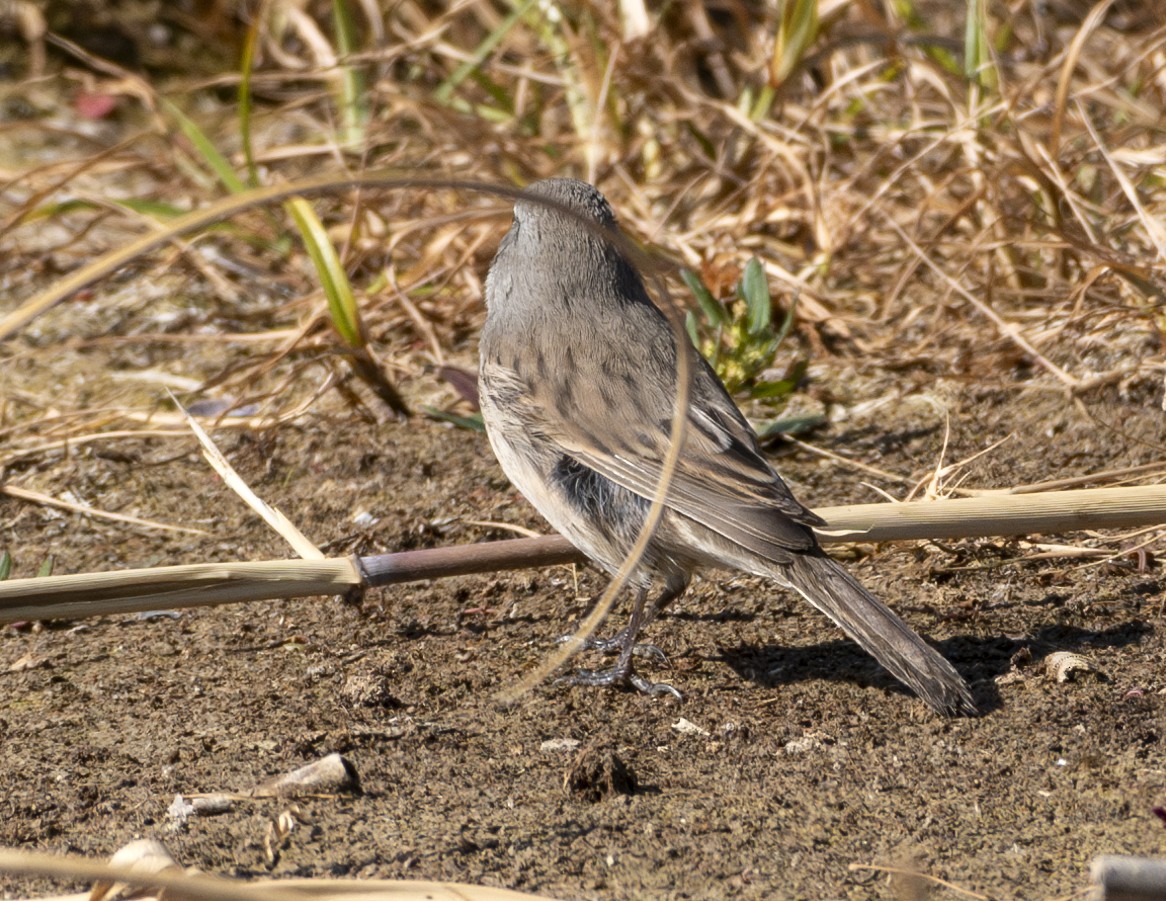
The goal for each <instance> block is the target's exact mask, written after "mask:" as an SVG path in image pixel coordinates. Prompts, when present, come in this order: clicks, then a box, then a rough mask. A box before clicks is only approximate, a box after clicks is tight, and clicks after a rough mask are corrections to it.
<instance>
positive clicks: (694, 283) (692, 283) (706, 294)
mask: <svg viewBox="0 0 1166 901" xmlns="http://www.w3.org/2000/svg"><path fill="white" fill-rule="evenodd" d="M680 277H681V278H682V279H683V280H684V284H686V285H688V290H689V291H691V292H692V296H693V297H695V298H696V302H697V303H698V304H700V309H701V312H702V313H704V315H705V318H706V319H708V321H709V324H711V325H715V326H722V325H727V324H728V323H729V321H730V319H731V317H730V316H729V311H728V310H726V309H725V307H724V304H722V303H721V302H720V301H719V300H717V299H716V298H715V297H713V295H712V292H711V291H709V289H708V288H706V287H705V286H704V282H702V281H701V280H700V277H699V276H698V275H697V274H696V273H695V272H692V271H691V270H689V269H681V270H680Z"/></svg>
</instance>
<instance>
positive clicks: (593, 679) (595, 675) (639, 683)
mask: <svg viewBox="0 0 1166 901" xmlns="http://www.w3.org/2000/svg"><path fill="white" fill-rule="evenodd" d="M557 681H558V682H561V683H563V684H565V685H599V686H616V687H620V688H630V689H634V690H635V691H638V692H639V693H640V694H645V695H648V696H650V697H661V696H663V695H670V696H671V697H673V698H675V699H676V700H678V701H683V700H684V696H683V695H681V694H680V692H678V691H677V690H676V689H675V688H673V687H672V686H671V685H669V684H668V683H667V682H649V681H648V680H647V679H645V678H644V677H643V676H641V675H640V674H639V673H637V672H636V671H635V670H633V669H632V667H631V665H630V662H629V665H627V666H620V665H619V664H616V665H615V666H613V667H612V668H611V669H605V670H590V669H581V670H577V671H576V672H574V673H572V674H571V675H569V676H563V677H562V678H561V679H558V680H557Z"/></svg>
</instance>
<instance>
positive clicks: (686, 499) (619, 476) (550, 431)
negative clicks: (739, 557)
mask: <svg viewBox="0 0 1166 901" xmlns="http://www.w3.org/2000/svg"><path fill="white" fill-rule="evenodd" d="M628 312H629V311H627V310H624V311H623V314H624V316H627V315H628ZM652 312H653V313H655V311H654V310H653V311H652ZM658 315H659V314H658V313H656V314H655V316H658ZM655 316H650V318H649V320H648V321H645V322H644V323H640V324H639V325H640V326H642V329H643V331H641V332H640V338H641V339H642V338H643V337H644V336H645V335H649V336H650V335H652V334H653V333H654V334H655V335H656V336H657V337H659V335H660V328H661V323H660V321H659V320H657V319H656V318H655ZM622 325H624V326H626V327H628V328H630V329H633V330H634V329H636V327H637V324H636V323H635V321H634V315H633V321H632V322H630V323H628V322H624V323H622ZM663 328H665V329H667V325H666V324H665V325H663ZM599 332H600V334H601V335H602V334H603V333H604V332H603V329H600V330H599ZM665 335H667V333H665ZM627 346H629V345H627V344H626V343H624V342H622V341H615V340H611V341H604V340H602V338H601V339H600V340H596V341H592V342H587V344H586V347H579V348H576V349H575V350H574V351H573V352H572V353H570V354H568V355H567V357H566V360H564V359H562V358H560V359H559V362H560V364H564V365H560V366H559V367H556V368H555V371H554V372H552V373H550V377H549V378H547V379H540V380H539V382H538V384H537V387H536V386H535V385H534V384H532V385H531V389H530V390H528V391H527V392H525V395H524V397H523V400H522V401H521V402H522V403H524V404H526V405H527V406H528V410H527V416H526V417H525V418H526V420H527V421H528V422H531V423H532V425H535V427H536V428H538V429H539V430H540V431H541V432H542V433H543V434H545V435H546V436H547V437H548V438H550V439H551V440H553V441H554V442H555V443H557V444H558V445H559V446H560V447H561V448H562V449H563V451H564V453H566V454H568V455H570V456H572V457H574V458H575V459H577V460H578V461H579V462H581V463H583V464H584V465H586V466H588V467H590V468H591V469H594V470H595V471H596V472H598V473H600V474H601V475H603V476H604V477H605V478H608V479H610V480H611V481H613V482H615V483H616V484H617V485H620V486H622V487H623V488H626V489H628V490H629V491H633V492H635V493H636V494H638V495H640V496H641V497H645V498H651V497H653V496H654V495H655V493H656V490H657V486H658V484H659V481H660V477H661V474H662V472H663V464H664V461H665V459H666V457H667V454H668V448H669V435H670V433H671V427H672V422H671V420H672V415H673V405H674V397H675V383H676V373H675V364H674V363H673V355H672V353H671V342H665V341H656V342H652V341H648V342H642V343H641V344H640V346H641V347H643V348H644V352H643V355H642V356H641V357H638V358H629V357H628V356H627V354H626V348H627ZM632 346H635V345H632ZM621 351H622V352H621ZM693 362H694V366H693V372H692V390H691V398H690V404H689V412H688V423H687V428H686V435H685V443H684V447H683V451H682V453H681V455H680V459H679V460H678V461H677V465H676V469H675V472H674V474H673V478H672V483H671V485H670V486H669V490H668V495H667V501H666V502H667V505H668V506H669V507H670V508H671V509H673V510H675V511H676V512H678V513H681V514H683V515H684V516H686V517H688V518H689V519H692V520H695V521H696V522H698V523H700V524H702V525H704V526H706V527H708V528H709V529H712V530H713V531H715V532H717V533H719V534H721V535H723V536H724V537H726V538H728V539H730V540H732V541H735V542H737V543H739V544H741V545H742V546H744V547H745V548H747V549H749V550H751V551H753V552H754V553H756V554H759V555H760V556H762V557H764V558H765V559H767V560H769V561H771V562H774V563H784V562H787V561H788V560H789V558H790V552H791V551H802V550H806V549H809V548H811V547H813V546H814V544H815V539H814V537H813V533H812V532H811V530H810V528H809V527H811V526H815V525H823V524H824V523H823V521H822V520H821V519H820V518H819V517H818V516H816V515H815V514H814V513H812V512H811V511H809V510H808V509H806V508H805V507H803V506H802V505H801V504H800V503H798V502H797V500H795V499H794V497H793V495H792V494H790V491H789V489H788V488H786V486H785V483H784V482H782V480H781V479H780V477H779V476H778V475H777V474H776V473H775V472H774V471H773V469H772V468H771V467H770V465H769V463H768V462H767V461H766V460H765V458H764V457H763V456H762V454H761V452H760V449H759V448H758V445H757V437H756V435H755V433H754V432H753V430H752V428H751V427H750V426H749V424H748V423H747V422H746V421H745V418H744V417H743V416H742V415H741V413H740V411H739V410H738V409H737V407H736V405H735V404H734V403H733V401H732V400H731V399H730V398H729V396H728V394H727V393H726V392H725V390H724V388H723V387H722V385H721V383H720V381H719V380H718V379H717V377H716V375H715V374H714V373H713V371H712V369H711V368H710V367H709V366H708V364H707V363H706V362H705V361H704V359H703V358H701V357H700V356H699V355H697V354H694V355H693ZM564 398H566V399H565V400H564Z"/></svg>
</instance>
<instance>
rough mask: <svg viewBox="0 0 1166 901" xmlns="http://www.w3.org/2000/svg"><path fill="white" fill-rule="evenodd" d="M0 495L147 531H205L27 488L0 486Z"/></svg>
mask: <svg viewBox="0 0 1166 901" xmlns="http://www.w3.org/2000/svg"><path fill="white" fill-rule="evenodd" d="M0 493H3V494H7V495H8V496H9V497H14V498H16V499H18V500H22V501H29V502H31V503H34V504H43V505H44V506H46V507H56V508H58V509H60V510H68V511H69V512H71V513H79V514H81V515H82V516H92V517H94V518H95V519H107V520H109V521H110V522H121V523H127V524H129V525H134V526H145V527H146V528H148V529H162V530H163V531H166V532H185V533H186V534H188V535H205V534H207V533H206V530H205V529H192V528H189V527H188V526H175V525H171V524H170V523H165V522H155V521H154V520H152V519H142V518H141V517H140V516H130V515H129V514H128V513H113V512H111V511H109V510H98V509H97V508H95V507H87V506H85V505H84V504H74V503H71V502H69V501H63V500H61V499H60V498H55V497H52V496H51V495H48V494H42V493H41V492H39V491H31V490H30V489H28V488H17V487H16V486H15V485H3V486H0Z"/></svg>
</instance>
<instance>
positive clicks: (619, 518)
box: [479, 178, 975, 713]
mask: <svg viewBox="0 0 1166 901" xmlns="http://www.w3.org/2000/svg"><path fill="white" fill-rule="evenodd" d="M524 194H525V195H527V196H528V197H531V198H536V197H537V198H546V199H547V200H549V201H550V202H551V203H552V204H557V205H559V206H560V207H562V208H564V209H567V210H571V211H573V212H574V213H576V214H577V216H578V217H583V218H584V219H586V220H587V221H589V222H591V223H594V225H595V228H588V227H587V226H585V225H583V224H582V223H581V222H580V221H579V218H576V216H572V215H568V214H567V213H565V212H563V211H562V210H561V209H556V208H555V207H553V206H547V205H545V204H540V203H537V202H533V201H530V200H527V199H525V198H521V199H519V201H518V202H517V203H516V204H515V207H514V223H513V225H512V226H511V228H510V231H509V232H507V234H506V236H505V237H504V238H503V239H502V242H501V244H500V245H499V247H498V252H497V254H496V255H495V257H494V261H493V263H492V264H491V267H490V273H489V276H488V277H487V279H486V306H487V316H486V324H485V327H484V328H483V330H482V336H481V367H480V371H479V394H480V398H481V405H482V415H483V418H484V419H485V423H486V431H487V434H488V435H489V438H490V443H491V445H492V446H493V448H494V452H495V454H496V455H497V457H498V460H499V462H500V463H501V465H502V469H503V470H504V471H505V472H506V475H507V476H508V477H509V478H510V480H511V482H513V483H514V485H515V486H516V487H517V488H518V489H519V490H520V491H521V492H522V493H523V494H524V495H525V496H526V497H527V499H528V500H530V502H531V503H532V504H533V505H534V506H535V508H536V509H537V510H538V511H539V512H540V513H541V514H542V515H543V516H544V517H546V519H547V520H548V521H549V522H550V523H551V525H553V526H554V527H555V528H556V529H557V530H558V531H559V532H560V533H562V534H563V535H564V536H566V537H567V538H568V539H570V540H571V542H572V543H574V544H575V545H576V546H577V547H578V548H579V549H580V550H582V551H583V552H584V553H585V554H586V555H587V556H588V557H590V558H591V559H592V560H594V561H595V562H597V563H598V564H600V565H601V566H603V567H604V568H605V569H606V570H608V571H609V572H613V573H614V572H615V571H616V570H618V569H619V567H620V565H621V564H622V563H623V561H624V559H625V558H626V556H627V554H628V551H629V549H630V548H631V546H632V544H633V543H634V542H635V540H636V537H637V535H638V534H639V530H640V526H641V524H642V523H643V521H644V517H645V515H646V513H647V510H648V507H649V505H650V501H649V499H650V498H651V497H652V496H653V494H654V493H655V491H656V488H657V484H658V482H659V479H660V474H661V469H662V466H663V464H664V460H665V456H666V454H667V453H668V446H669V434H670V431H671V420H672V416H673V403H674V398H675V385H676V378H677V368H676V346H675V343H674V340H673V332H672V329H671V326H670V325H669V323H668V321H667V319H666V318H665V317H664V315H663V314H662V313H661V312H660V310H659V309H658V308H657V307H656V306H655V305H654V304H653V303H652V301H651V300H650V298H649V296H648V293H647V291H646V290H645V288H644V283H643V280H642V279H641V277H640V275H639V273H638V272H637V271H636V269H635V267H634V266H633V265H632V264H631V263H630V262H629V261H628V260H627V259H626V258H625V256H624V255H623V254H622V253H621V252H620V250H619V249H618V247H617V246H616V245H615V244H613V243H611V242H609V241H607V240H605V239H604V237H603V235H602V232H603V231H604V230H608V231H611V232H613V233H615V232H616V231H617V226H616V223H615V217H614V215H613V214H612V211H611V208H610V207H609V206H608V204H607V201H606V200H605V199H604V198H603V196H602V195H601V194H600V193H599V192H598V191H597V190H596V189H595V188H593V187H592V186H591V185H588V184H585V183H583V182H579V181H574V180H572V179H565V178H554V179H548V180H546V181H541V182H538V183H536V184H534V185H532V186H531V187H530V188H528V189H527V190H526V192H524ZM692 358H693V373H692V386H691V397H690V405H689V410H688V422H687V431H686V439H685V443H684V446H683V449H682V451H681V453H680V456H679V461H678V464H677V467H676V471H675V474H674V477H673V480H672V482H671V485H670V487H669V491H668V495H667V501H666V511H665V514H664V516H663V519H662V520H661V522H660V525H659V528H658V529H657V531H656V533H655V535H654V536H653V539H652V541H651V542H650V544H649V546H648V550H647V552H646V553H645V555H644V558H643V560H642V561H641V563H640V566H639V567H638V569H637V571H636V573H635V575H634V577H633V588H634V589H635V590H636V591H637V603H636V607H635V612H634V613H633V620H632V624H631V626H630V627H629V628H628V629H626V630H624V632H623V633H621V636H620V638H619V641H620V650H621V652H622V653H621V656H620V662H619V663H618V664H617V666H616V668H615V670H614V671H613V672H612V673H610V674H605V676H604V677H597V678H591V679H590V680H589V681H594V682H602V683H606V682H612V681H616V682H618V681H624V682H629V683H631V684H632V685H635V686H636V687H639V688H641V689H642V690H651V689H652V688H655V687H656V686H652V685H651V684H650V683H647V682H645V681H644V680H643V679H640V678H639V677H638V676H635V675H634V674H633V673H632V670H631V647H632V645H633V644H634V642H635V638H636V633H638V631H639V628H640V627H641V626H642V625H643V624H644V623H645V622H647V621H650V620H651V619H652V617H653V616H654V615H655V612H656V611H657V610H658V609H659V607H661V606H663V605H664V604H666V603H667V602H668V601H670V600H672V599H673V598H674V597H676V596H677V595H678V594H680V593H681V592H682V591H683V590H684V589H685V588H686V587H687V585H688V581H689V578H690V575H691V572H692V571H693V569H695V568H696V567H700V566H715V567H722V568H728V569H738V570H743V571H745V572H749V573H753V574H755V575H762V576H767V577H769V578H772V579H774V580H775V581H777V582H778V583H780V584H781V585H783V586H786V587H790V588H793V589H795V590H796V591H798V592H799V593H800V594H802V595H803V596H804V597H805V598H806V599H807V600H808V601H809V602H810V603H811V604H813V605H814V606H815V607H817V608H818V609H819V610H821V611H822V612H824V613H825V614H826V615H827V616H829V617H830V618H831V619H833V620H834V621H835V622H836V623H838V625H839V626H841V627H842V629H843V631H845V632H846V634H847V635H849V636H850V637H851V638H853V639H854V640H855V641H857V642H858V643H859V644H860V645H862V647H863V648H865V649H866V650H867V651H868V652H869V653H871V654H872V655H873V656H874V657H875V658H876V659H877V660H878V661H879V662H880V663H881V664H882V665H883V666H885V667H886V668H887V669H888V670H889V671H890V672H891V673H892V674H893V675H894V676H896V677H897V678H898V679H899V680H901V681H902V682H903V683H905V684H906V685H908V686H909V687H910V688H912V689H913V690H914V691H915V692H916V693H917V694H918V695H919V696H920V697H921V698H923V699H924V700H925V701H926V702H927V703H928V704H930V705H931V706H932V707H934V708H935V709H936V710H939V711H942V712H944V713H957V712H959V713H970V712H973V711H974V710H975V707H974V705H973V703H972V700H971V695H970V694H969V692H968V689H967V686H966V684H965V683H964V681H963V679H962V678H960V676H959V674H958V673H956V671H955V669H954V668H953V667H952V666H951V664H949V663H948V662H947V661H946V660H945V659H944V658H943V657H942V656H941V655H940V654H938V653H937V652H936V651H935V650H933V649H932V648H931V647H929V646H928V645H927V644H925V643H924V642H923V640H922V639H920V638H919V636H918V635H916V634H915V633H914V632H913V631H911V629H910V628H909V627H908V626H907V625H906V623H904V622H903V621H902V620H901V619H900V618H899V617H898V616H896V615H895V614H894V613H893V612H891V610H889V609H888V608H887V607H886V606H885V605H883V604H882V603H881V602H880V601H879V600H877V599H876V598H875V597H874V596H873V595H871V594H870V593H869V592H868V591H866V589H864V588H863V587H862V586H861V585H860V584H859V583H858V582H857V581H856V580H855V579H854V577H853V576H851V575H850V573H848V572H847V571H846V569H845V568H843V567H842V566H841V565H840V564H838V563H836V562H835V561H834V560H832V559H831V558H830V557H828V556H827V555H826V554H825V553H824V552H823V551H822V550H821V548H820V547H819V546H818V541H817V539H816V537H815V536H814V533H813V527H814V526H821V525H823V524H824V523H823V522H822V520H821V519H819V518H818V517H817V516H816V515H815V514H814V513H812V512H811V511H810V510H808V509H806V508H805V507H803V506H802V505H801V504H800V503H798V501H797V500H795V499H794V497H793V495H792V494H791V493H790V491H789V489H788V488H787V487H786V485H785V483H784V482H783V481H782V480H781V477H780V476H778V475H777V473H776V472H774V470H773V469H772V467H771V466H770V465H769V463H768V462H767V461H766V459H765V458H764V456H763V455H762V454H761V451H760V449H759V448H758V444H757V437H756V435H755V434H754V432H753V430H752V428H751V427H750V426H749V424H748V422H747V421H746V420H745V418H744V416H742V415H741V413H740V411H739V410H738V409H737V407H736V405H735V404H734V403H733V401H732V399H731V398H730V397H729V395H728V393H727V392H726V391H725V389H724V387H723V385H722V384H721V382H720V380H719V379H718V378H717V376H716V374H715V373H714V372H713V370H712V369H711V368H710V367H709V366H708V364H707V363H705V361H704V360H703V359H702V358H701V357H700V356H699V355H698V354H692ZM652 584H657V585H658V586H659V587H660V589H661V594H660V596H659V597H658V598H657V599H656V600H655V601H654V603H653V604H652V606H651V607H649V608H648V609H647V611H646V613H645V614H644V615H642V616H641V614H640V609H641V605H642V603H643V599H644V596H645V594H646V592H647V590H648V589H649V586H651V585H652Z"/></svg>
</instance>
